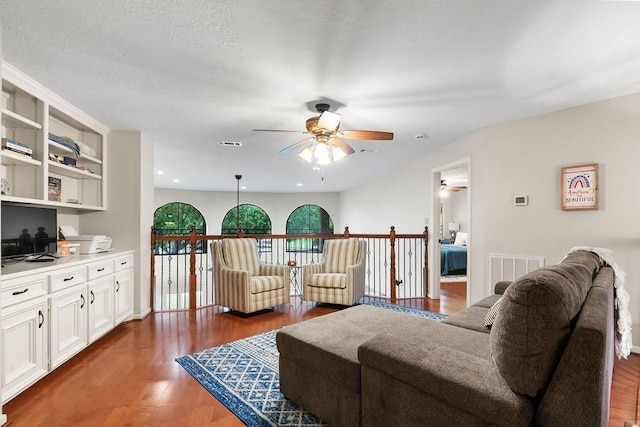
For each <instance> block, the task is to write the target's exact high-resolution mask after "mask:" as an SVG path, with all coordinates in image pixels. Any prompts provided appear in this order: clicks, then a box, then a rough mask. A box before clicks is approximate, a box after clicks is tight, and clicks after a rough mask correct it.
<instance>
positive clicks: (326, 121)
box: [318, 111, 340, 132]
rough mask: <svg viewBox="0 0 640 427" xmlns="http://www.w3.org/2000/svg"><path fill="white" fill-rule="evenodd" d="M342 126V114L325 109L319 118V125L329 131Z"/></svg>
mask: <svg viewBox="0 0 640 427" xmlns="http://www.w3.org/2000/svg"><path fill="white" fill-rule="evenodd" d="M339 126H340V114H338V113H333V112H331V111H324V112H322V114H320V119H318V127H319V128H321V129H326V130H327V131H329V132H335V131H337V130H338V127H339Z"/></svg>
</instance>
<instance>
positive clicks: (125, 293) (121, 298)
mask: <svg viewBox="0 0 640 427" xmlns="http://www.w3.org/2000/svg"><path fill="white" fill-rule="evenodd" d="M114 286H115V290H114V292H115V324H116V325H119V324H120V323H122V322H123V321H125V320H127V319H128V318H129V317H130V316H131V313H132V312H133V268H129V269H127V270H124V271H121V272H118V273H116V274H115V284H114Z"/></svg>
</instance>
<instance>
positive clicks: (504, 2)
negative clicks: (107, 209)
mask: <svg viewBox="0 0 640 427" xmlns="http://www.w3.org/2000/svg"><path fill="white" fill-rule="evenodd" d="M0 18H1V19H2V22H3V26H4V31H3V48H4V52H3V54H4V59H5V60H6V61H7V62H9V63H10V64H12V65H13V66H15V67H16V68H18V69H20V70H22V71H23V72H25V73H26V74H28V75H29V76H30V77H32V78H34V79H35V80H37V81H39V82H40V83H42V84H43V85H45V86H47V87H48V88H50V89H51V90H53V91H54V92H56V93H57V94H59V95H60V96H62V97H63V98H65V99H67V100H68V101H70V102H71V103H73V104H75V105H76V106H78V107H79V108H80V109H82V110H84V111H86V112H87V113H88V114H90V115H92V116H94V117H95V118H97V119H98V120H100V121H102V122H103V123H104V124H106V125H107V126H109V127H110V128H112V129H138V130H142V131H144V132H146V133H147V134H149V135H150V137H151V138H152V139H153V141H154V143H155V167H156V169H159V170H163V171H164V172H165V174H164V175H158V176H156V186H158V187H169V188H188V189H201V190H207V189H210V190H228V191H234V190H235V188H236V180H235V178H234V175H235V174H242V175H243V178H242V185H244V186H246V187H247V191H282V192H296V191H340V190H343V189H345V188H349V187H352V186H356V185H359V184H362V183H364V182H366V181H368V180H370V179H372V178H373V177H375V176H377V175H379V174H381V173H384V172H387V171H389V170H392V169H394V168H397V167H399V166H400V165H401V164H402V163H403V162H405V161H407V160H408V159H410V158H414V157H416V156H417V155H420V154H422V153H426V152H428V151H429V150H433V149H434V148H436V147H438V146H440V145H442V144H446V143H449V142H452V141H454V140H456V139H457V138H459V137H461V136H463V135H465V134H468V133H470V132H473V131H475V130H477V129H480V128H483V127H486V126H490V125H493V124H496V123H501V122H505V121H509V120H513V119H517V118H522V117H527V116H532V115H537V114H542V113H545V112H549V111H555V110H559V109H564V108H568V107H572V106H576V105H580V104H584V103H589V102H593V101H598V100H601V99H606V98H612V97H616V96H620V95H626V94H629V93H635V92H639V91H640V43H639V42H638V41H639V40H640V25H639V24H638V23H639V22H640V2H637V1H592V0H554V1H541V0H536V1H513V0H492V1H491V2H479V1H472V0H467V1H462V0H457V1H444V0H409V1H400V2H397V1H375V2H372V1H370V0H357V1H354V0H349V1H344V0H341V1H338V0H323V1H306V0H302V1H301V0H284V1H257V0H216V1H210V0H209V1H207V0H170V1H169V0H167V1H152V0H128V1H115V0H104V1H98V0H56V1H48V0H39V1H37V0H0ZM322 99H328V100H330V103H331V104H332V105H333V106H334V107H339V108H337V110H336V108H333V109H334V110H336V111H337V112H339V113H341V114H342V128H343V129H371V130H382V131H390V132H394V133H395V139H394V140H393V141H390V142H373V141H350V143H351V145H352V146H353V148H354V149H355V150H356V151H357V153H356V154H353V155H351V156H348V157H347V158H346V159H344V160H343V161H341V162H339V163H336V164H333V165H331V166H328V167H325V168H324V171H322V172H318V171H313V170H312V168H311V166H310V165H309V164H307V163H306V162H304V161H302V160H301V159H300V158H298V157H297V156H296V155H295V154H293V155H287V156H284V155H280V154H278V152H279V151H280V150H281V149H283V148H285V147H287V146H289V145H291V144H293V143H294V142H296V141H298V140H300V139H302V138H303V135H298V134H272V133H253V132H252V131H251V130H252V129H254V128H275V129H293V130H297V129H299V130H300V131H302V130H303V129H304V122H305V120H306V119H307V118H309V117H310V116H312V115H313V111H312V109H310V108H309V106H310V105H313V103H314V101H316V100H322ZM418 134H424V135H428V138H425V139H416V138H415V136H416V135H418ZM219 140H225V141H240V142H242V144H243V145H242V147H239V148H231V147H225V146H220V145H219V144H218V143H217V141H219ZM360 150H365V151H364V152H361V151H360ZM322 175H324V179H322ZM174 178H178V179H180V181H181V182H180V183H179V184H176V183H173V182H172V180H173V179H174ZM298 183H301V184H303V186H301V187H299V186H297V185H296V184H298Z"/></svg>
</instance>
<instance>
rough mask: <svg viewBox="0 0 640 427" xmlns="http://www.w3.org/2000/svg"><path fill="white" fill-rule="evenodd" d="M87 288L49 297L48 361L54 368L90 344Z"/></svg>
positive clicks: (84, 284) (65, 290)
mask: <svg viewBox="0 0 640 427" xmlns="http://www.w3.org/2000/svg"><path fill="white" fill-rule="evenodd" d="M88 302H89V299H88V298H87V285H86V283H83V284H81V285H77V286H73V287H71V288H68V289H63V290H61V291H58V292H54V293H52V294H50V295H49V319H50V320H49V324H50V337H49V360H50V369H55V368H57V367H58V366H60V365H61V364H62V363H63V362H65V361H66V360H67V359H69V358H70V357H72V356H73V355H75V354H76V353H78V352H79V351H81V350H82V349H84V348H85V347H86V346H87V345H88V344H89V339H88V334H87V327H88V317H87V314H88V311H89V309H88Z"/></svg>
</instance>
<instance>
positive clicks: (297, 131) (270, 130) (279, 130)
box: [252, 129, 309, 133]
mask: <svg viewBox="0 0 640 427" xmlns="http://www.w3.org/2000/svg"><path fill="white" fill-rule="evenodd" d="M252 132H291V133H309V132H307V131H306V130H284V129H253V130H252Z"/></svg>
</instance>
